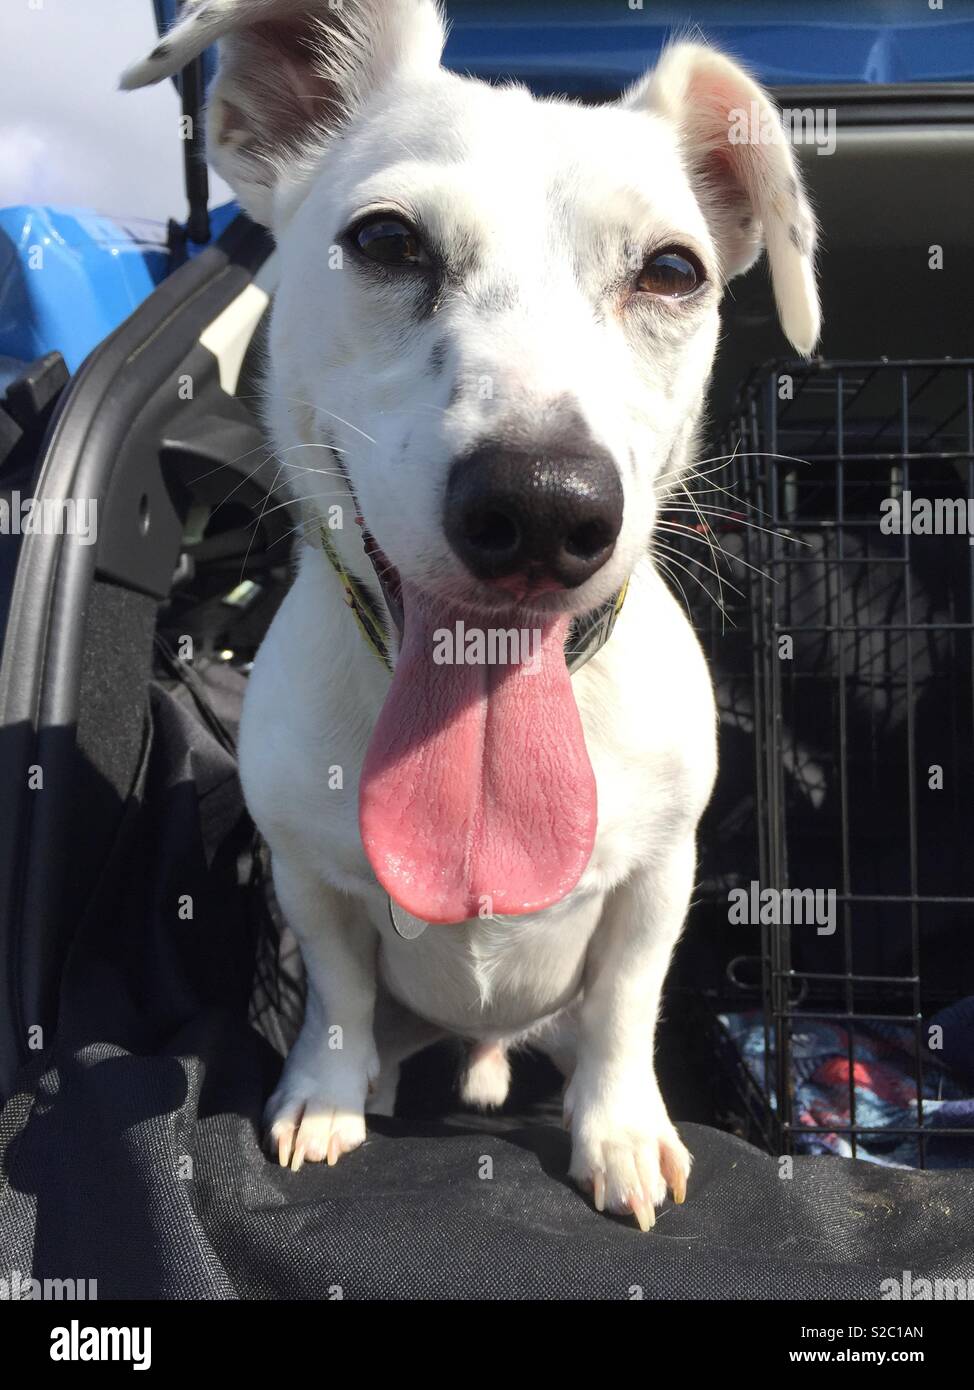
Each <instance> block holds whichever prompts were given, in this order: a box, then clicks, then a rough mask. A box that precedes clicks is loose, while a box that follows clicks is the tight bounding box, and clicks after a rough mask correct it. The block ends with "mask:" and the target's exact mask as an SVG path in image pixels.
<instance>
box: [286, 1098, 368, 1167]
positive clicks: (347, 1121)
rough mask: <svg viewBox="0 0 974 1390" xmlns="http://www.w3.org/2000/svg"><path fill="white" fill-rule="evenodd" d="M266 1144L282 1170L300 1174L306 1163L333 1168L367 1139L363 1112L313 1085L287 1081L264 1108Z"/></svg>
mask: <svg viewBox="0 0 974 1390" xmlns="http://www.w3.org/2000/svg"><path fill="white" fill-rule="evenodd" d="M264 1130H265V1136H266V1138H265V1143H266V1146H267V1149H268V1151H269V1153H270V1155H271V1157H272V1158H276V1159H277V1161H278V1163H279V1164H280V1165H281V1167H282V1168H290V1169H291V1170H292V1172H295V1173H296V1172H297V1171H298V1169H299V1168H300V1167H301V1165H302V1164H303V1163H322V1162H327V1163H328V1164H330V1165H334V1164H336V1163H337V1162H338V1160H339V1159H340V1158H341V1157H342V1155H343V1154H347V1153H351V1151H352V1149H357V1148H358V1146H359V1144H361V1143H362V1142H363V1140H364V1139H365V1116H364V1114H363V1113H362V1112H361V1111H360V1110H356V1109H353V1108H348V1107H346V1106H342V1105H336V1104H335V1102H334V1100H332V1099H330V1098H329V1097H328V1096H327V1095H324V1094H322V1093H321V1092H320V1090H318V1089H316V1088H315V1087H314V1086H313V1085H308V1086H302V1085H300V1084H296V1083H295V1082H294V1081H293V1080H290V1079H287V1080H286V1081H285V1083H284V1084H282V1085H281V1086H279V1087H278V1088H277V1090H276V1091H275V1092H274V1094H273V1095H272V1096H271V1098H270V1100H269V1101H268V1102H267V1105H266V1107H265V1109H264Z"/></svg>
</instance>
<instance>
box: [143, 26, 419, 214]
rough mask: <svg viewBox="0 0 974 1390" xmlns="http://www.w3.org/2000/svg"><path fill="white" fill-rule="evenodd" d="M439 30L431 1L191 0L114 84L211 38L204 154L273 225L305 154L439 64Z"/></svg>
mask: <svg viewBox="0 0 974 1390" xmlns="http://www.w3.org/2000/svg"><path fill="white" fill-rule="evenodd" d="M445 38H446V34H445V28H444V24H443V19H442V16H441V13H440V10H439V6H438V4H436V3H435V0H187V3H186V4H185V5H184V7H183V10H182V12H181V13H180V16H179V18H178V19H177V21H176V23H175V25H174V26H173V28H172V29H171V30H170V31H169V33H168V34H167V35H166V36H165V38H164V39H163V40H162V42H161V43H160V44H159V45H158V47H156V48H155V49H153V51H152V52H151V53H150V54H149V56H148V57H147V58H145V59H144V60H143V61H142V62H141V63H136V64H135V65H134V66H133V67H130V68H129V69H128V70H127V71H126V72H125V73H123V75H122V79H121V83H120V85H121V86H122V87H123V88H124V89H126V90H131V89H132V88H134V87H144V86H147V85H148V84H149V83H153V82H159V81H161V80H162V79H163V78H164V77H169V76H171V75H172V74H173V73H175V72H178V71H179V70H180V68H183V67H185V65H186V64H187V63H189V62H191V61H192V59H193V58H195V57H197V55H198V54H200V53H202V51H203V50H204V48H208V47H209V46H210V44H212V43H215V42H217V41H219V44H220V50H219V51H220V67H219V72H218V75H217V79H216V81H215V83H214V85H213V90H212V92H211V94H210V98H209V103H208V109H207V132H206V133H207V153H208V155H209V158H210V161H211V163H212V164H213V166H214V168H215V169H216V170H217V171H218V172H219V173H220V174H222V175H223V177H224V178H225V179H226V181H227V182H228V183H229V184H230V186H231V188H232V189H233V190H234V192H235V193H236V195H237V197H238V199H239V201H240V203H241V204H242V206H243V207H244V208H246V210H247V211H248V212H249V213H250V215H251V217H253V218H254V219H255V220H256V221H258V222H261V223H263V224H264V225H265V226H272V225H273V223H274V221H275V217H274V194H275V191H276V189H277V187H278V184H279V182H280V180H281V178H282V176H283V175H285V174H286V173H287V172H288V171H289V170H293V169H294V168H295V167H297V166H298V164H299V162H300V159H301V156H302V154H305V153H312V152H313V150H314V148H316V147H317V148H320V146H321V143H322V142H326V141H327V140H328V139H329V138H330V137H331V136H332V135H334V134H335V133H336V132H337V131H338V130H340V129H341V127H342V125H343V124H344V123H345V121H346V120H348V118H349V117H350V116H352V115H353V114H354V112H355V111H356V109H358V108H359V107H360V106H361V105H362V104H363V103H364V102H365V101H366V100H367V99H368V98H369V96H371V94H372V93H373V92H374V91H376V90H377V89H378V88H379V87H381V86H382V85H383V84H384V83H385V82H387V81H388V80H389V79H390V78H392V77H394V76H395V75H396V74H397V73H399V72H401V71H403V70H405V69H412V70H414V71H415V70H419V71H422V70H424V69H425V70H432V69H435V68H436V67H437V66H438V64H439V61H440V56H441V54H442V52H443V44H444V42H445Z"/></svg>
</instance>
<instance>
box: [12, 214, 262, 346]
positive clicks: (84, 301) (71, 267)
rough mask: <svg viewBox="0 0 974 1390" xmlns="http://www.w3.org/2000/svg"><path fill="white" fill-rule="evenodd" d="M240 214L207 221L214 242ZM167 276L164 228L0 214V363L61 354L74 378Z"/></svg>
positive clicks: (90, 217)
mask: <svg viewBox="0 0 974 1390" xmlns="http://www.w3.org/2000/svg"><path fill="white" fill-rule="evenodd" d="M237 212H238V208H237V204H236V203H227V204H225V205H224V206H223V207H220V208H216V209H215V210H214V211H213V212H212V213H211V214H210V217H211V222H212V234H213V236H214V237H215V236H219V234H220V232H222V231H223V229H224V228H225V227H226V226H227V225H228V223H229V222H231V221H232V220H233V218H234V217H235V216H236V215H237ZM200 249H201V248H199V247H192V246H190V247H189V248H188V250H189V253H190V254H195V253H196V252H197V251H198V250H200ZM169 270H170V255H169V248H168V245H167V229H166V227H165V226H164V225H163V224H162V223H159V222H148V221H139V220H137V219H135V220H133V221H131V222H116V221H114V220H113V219H112V218H110V217H102V216H101V215H100V214H98V213H95V212H91V211H89V210H87V209H80V208H75V209H63V208H51V207H27V206H23V207H10V208H2V209H0V357H12V358H16V359H18V360H20V361H23V362H32V361H33V360H34V358H36V357H40V356H41V355H42V354H43V353H46V352H54V351H58V352H60V353H61V354H62V355H63V357H64V360H65V362H67V364H68V369H69V370H70V371H72V372H74V371H77V369H78V367H79V366H80V365H81V363H82V362H83V361H84V359H85V358H86V357H87V355H88V353H89V352H90V351H91V349H92V348H93V347H95V345H96V344H97V343H100V342H101V340H102V339H103V338H104V337H106V336H107V335H108V334H109V333H111V332H112V330H113V329H115V328H117V327H118V325H119V324H120V323H121V322H122V321H123V320H124V319H126V318H128V316H129V314H131V313H132V311H133V309H135V308H137V307H138V305H139V304H141V303H142V301H143V299H145V297H146V296H147V295H148V294H151V293H152V291H153V290H154V289H155V287H156V285H158V284H159V282H160V281H161V280H162V279H163V278H164V277H165V276H166V275H167V274H168V273H169Z"/></svg>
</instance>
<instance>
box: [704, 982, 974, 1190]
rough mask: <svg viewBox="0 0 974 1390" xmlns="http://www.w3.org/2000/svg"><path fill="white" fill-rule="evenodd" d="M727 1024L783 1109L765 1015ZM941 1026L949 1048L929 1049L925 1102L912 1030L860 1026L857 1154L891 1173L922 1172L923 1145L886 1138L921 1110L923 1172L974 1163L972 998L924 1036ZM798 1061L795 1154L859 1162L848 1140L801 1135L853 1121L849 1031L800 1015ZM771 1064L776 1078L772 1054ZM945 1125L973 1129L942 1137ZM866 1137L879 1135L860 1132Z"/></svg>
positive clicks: (794, 1046) (855, 1037)
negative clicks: (919, 1091) (916, 1169)
mask: <svg viewBox="0 0 974 1390" xmlns="http://www.w3.org/2000/svg"><path fill="white" fill-rule="evenodd" d="M720 1022H721V1024H722V1025H723V1027H724V1028H725V1029H726V1031H727V1033H728V1035H729V1036H730V1038H731V1039H732V1041H733V1042H734V1044H735V1046H736V1048H737V1051H738V1052H739V1053H740V1055H741V1057H742V1059H743V1061H744V1065H745V1066H746V1067H747V1069H748V1071H749V1072H750V1074H751V1076H752V1077H753V1079H754V1081H755V1083H756V1084H757V1086H758V1087H759V1088H760V1090H761V1091H762V1092H763V1093H764V1094H765V1095H769V1094H770V1096H771V1103H772V1105H773V1106H774V1105H776V1103H777V1102H776V1098H775V1095H774V1080H773V1077H772V1078H770V1079H767V1078H766V1074H765V1048H764V1018H763V1015H762V1014H761V1013H760V1012H758V1011H748V1012H745V1013H732V1014H722V1015H721V1016H720ZM938 1025H939V1027H941V1028H942V1029H943V1046H942V1047H941V1048H938V1049H937V1050H936V1051H934V1050H931V1049H925V1051H924V1056H923V1068H922V1072H923V1090H922V1094H921V1096H920V1097H919V1098H918V1096H917V1086H916V1064H915V1061H914V1058H915V1047H916V1042H915V1034H914V1030H913V1027H912V1026H911V1025H909V1024H894V1023H868V1022H861V1021H860V1022H857V1024H856V1027H855V1031H854V1032H853V1034H852V1059H853V1081H854V1087H855V1123H856V1129H857V1143H856V1157H858V1158H862V1159H865V1160H866V1161H867V1162H870V1163H880V1164H884V1165H886V1166H887V1167H894V1168H913V1167H917V1166H918V1165H919V1162H920V1151H919V1141H918V1140H917V1138H916V1137H915V1136H913V1135H903V1134H892V1133H890V1134H886V1135H884V1134H883V1133H882V1131H883V1130H892V1129H895V1128H897V1127H899V1128H903V1127H905V1126H910V1127H912V1126H915V1125H917V1123H918V1121H919V1116H920V1110H921V1103H922V1113H923V1128H924V1136H925V1138H924V1162H925V1166H926V1167H928V1168H966V1167H971V1166H974V998H972V999H965V1000H963V1001H961V1003H959V1004H955V1005H952V1006H951V1007H950V1008H947V1009H944V1010H942V1011H941V1012H940V1013H938V1014H935V1015H934V1016H933V1017H932V1018H930V1019H929V1020H927V1021H926V1022H925V1023H924V1025H923V1036H929V1032H928V1030H929V1029H931V1028H933V1027H936V1026H938ZM791 1058H792V1075H793V1078H794V1119H793V1123H794V1139H795V1151H796V1152H797V1153H803V1154H840V1155H842V1156H843V1157H846V1158H850V1157H852V1144H851V1142H850V1139H849V1135H848V1134H842V1133H839V1132H838V1130H837V1132H835V1133H828V1132H826V1133H820V1134H819V1133H816V1134H809V1133H805V1134H803V1133H802V1132H801V1131H802V1127H803V1126H805V1127H807V1126H811V1125H836V1126H837V1127H839V1126H843V1125H849V1123H850V1105H849V1082H850V1077H849V1033H848V1032H847V1030H846V1029H845V1028H841V1027H839V1026H838V1025H837V1024H833V1023H828V1022H824V1021H822V1020H820V1019H802V1018H801V1016H800V1015H797V1016H796V1017H795V1018H794V1020H793V1024H792V1033H791ZM771 1061H772V1071H773V1068H774V1059H773V1057H772V1059H771ZM946 1128H966V1129H970V1131H971V1132H970V1135H945V1134H938V1130H943V1129H946ZM865 1130H875V1131H877V1132H876V1133H862V1131H865ZM860 1134H861V1137H860Z"/></svg>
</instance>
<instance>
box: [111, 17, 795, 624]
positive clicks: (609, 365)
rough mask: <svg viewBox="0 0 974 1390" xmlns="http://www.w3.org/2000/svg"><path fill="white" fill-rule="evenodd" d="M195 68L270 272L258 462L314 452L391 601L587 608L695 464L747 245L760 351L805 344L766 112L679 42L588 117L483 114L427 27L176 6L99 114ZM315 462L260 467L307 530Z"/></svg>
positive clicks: (698, 49)
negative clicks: (765, 304) (209, 77)
mask: <svg viewBox="0 0 974 1390" xmlns="http://www.w3.org/2000/svg"><path fill="white" fill-rule="evenodd" d="M215 40H220V48H221V64H220V74H219V78H218V80H217V82H216V85H215V90H214V92H213V94H212V97H211V100H210V106H209V113H208V146H209V153H210V157H211V159H212V161H213V163H214V165H215V166H216V168H217V169H218V170H219V171H220V172H221V173H222V174H223V175H224V176H225V177H226V179H227V180H228V181H229V183H230V184H231V185H232V187H233V188H234V189H235V191H236V192H237V194H238V197H239V199H240V201H241V203H242V204H243V206H244V207H245V208H246V209H247V210H248V211H249V212H250V213H251V215H252V216H253V217H255V218H256V219H257V220H258V221H260V222H262V223H265V224H266V225H267V226H268V227H270V228H271V229H272V231H273V232H274V234H275V236H276V238H277V240H278V242H279V244H280V246H281V248H282V256H281V283H280V287H279V290H278V295H277V308H276V312H275V326H274V331H273V338H272V364H271V381H270V383H269V385H270V395H271V397H272V404H271V407H270V412H269V414H270V424H271V427H272V429H273V431H274V433H275V436H277V438H276V443H277V444H278V445H279V447H280V448H281V449H282V450H284V449H287V448H289V446H291V445H292V444H294V445H299V444H325V443H328V444H331V445H332V446H333V447H334V450H335V452H336V455H337V456H338V458H339V459H340V460H341V462H342V465H343V467H344V469H345V471H346V473H347V475H348V478H349V480H350V482H351V485H352V487H353V488H354V491H355V494H356V496H357V498H358V501H359V504H360V506H361V509H362V512H363V514H364V516H365V518H366V522H367V525H368V527H369V529H370V531H371V532H372V534H373V535H374V536H375V538H376V540H377V542H378V545H379V546H380V547H381V549H382V551H384V553H385V555H386V556H387V557H388V559H389V560H390V561H391V562H392V564H393V565H395V566H396V568H397V569H398V571H399V573H400V575H401V576H402V577H403V578H404V579H407V580H412V581H414V582H416V583H417V584H420V585H423V586H426V587H427V588H431V589H440V590H442V591H443V592H444V593H448V594H449V595H450V596H452V597H455V598H457V599H458V600H462V601H465V602H467V603H473V604H474V605H478V606H486V607H492V606H497V605H506V604H508V603H510V601H511V597H512V595H513V596H514V597H515V598H517V599H520V600H521V601H522V603H523V602H527V603H537V604H539V605H540V606H541V607H542V608H548V609H559V608H566V609H570V610H572V611H577V610H579V609H584V608H592V607H594V606H596V605H597V604H598V603H600V602H602V601H604V600H605V599H606V598H607V597H608V596H609V595H611V594H612V593H613V592H614V591H615V590H617V589H618V588H619V587H620V585H621V583H622V582H623V580H624V579H625V577H626V575H627V574H628V573H629V572H630V570H631V569H632V568H633V565H634V564H635V562H636V561H637V560H638V559H639V557H640V556H641V555H643V554H644V553H645V550H646V547H647V542H648V539H649V535H650V532H651V529H652V525H653V520H654V513H655V499H656V496H657V493H658V490H659V484H660V479H661V478H663V477H670V476H672V475H673V474H674V473H676V472H678V471H679V470H680V469H681V468H682V467H683V465H684V462H685V461H686V457H687V453H688V450H689V449H690V448H691V446H692V442H693V436H694V432H695V426H696V424H697V420H698V417H699V414H700V410H701V404H702V398H703V392H704V387H705V384H706V381H707V377H708V374H709V371H710V367H711V362H712V358H713V354H714V349H715V345H716V341H717V333H718V315H717V306H718V302H719V300H720V297H721V294H722V292H723V288H724V285H725V284H726V282H727V281H728V280H729V279H731V278H732V277H733V276H735V275H737V274H739V273H740V272H741V271H743V270H745V269H747V267H748V266H750V265H751V264H752V262H753V261H754V260H755V258H756V257H757V256H758V255H759V254H760V251H761V249H762V246H766V247H767V250H768V255H769V261H770V266H771V274H772V278H773V282H774V289H775V295H776V298H777V303H778V308H779V312H780V316H781V322H782V325H783V327H784V330H785V332H786V334H787V335H788V337H789V338H790V339H791V341H792V343H793V344H794V345H795V347H796V348H798V349H799V351H801V352H807V351H809V350H810V349H811V348H812V346H813V344H814V342H815V340H816V337H817V334H818V323H819V318H818V306H817V299H816V293H815V285H814V277H813V270H812V253H813V247H814V223H813V219H812V216H811V213H810V210H809V207H808V204H807V202H806V200H805V198H804V195H803V193H802V189H801V183H800V178H799V174H798V170H797V168H796V164H795V161H794V158H793V156H792V153H791V151H790V149H789V146H788V144H787V142H786V140H785V139H784V138H783V137H780V138H776V139H772V140H770V141H769V140H768V133H769V132H771V133H773V134H774V133H776V132H778V131H779V130H780V127H779V126H778V125H777V120H776V117H775V116H774V112H773V108H772V106H771V105H770V103H769V101H768V99H767V97H766V96H765V95H764V93H763V92H762V91H761V90H760V88H758V87H757V86H756V85H755V84H754V83H753V82H752V81H751V80H750V78H749V77H748V76H747V75H746V74H745V73H744V72H742V71H741V70H740V68H738V67H737V66H736V65H735V64H734V63H732V62H731V61H730V60H729V59H727V58H725V57H724V56H722V55H721V54H719V53H717V52H715V51H713V50H712V49H710V48H708V47H706V46H704V45H701V44H695V43H694V44H690V43H681V44H677V45H675V46H673V47H670V48H669V49H667V50H666V51H665V52H664V54H663V56H662V58H661V60H660V62H659V64H658V65H657V67H656V69H655V70H654V71H652V72H651V73H649V74H648V75H647V76H646V77H645V78H644V79H643V80H642V81H641V82H639V83H638V84H637V85H636V86H635V88H633V89H632V90H631V91H629V92H627V93H626V94H625V95H624V96H623V97H622V98H621V99H620V100H619V101H618V102H616V103H614V104H612V105H609V106H602V107H598V108H584V107H582V106H579V105H576V104H573V103H570V102H566V101H555V100H543V101H539V100H535V99H533V98H532V97H531V96H530V94H529V93H528V92H527V91H526V90H524V89H523V88H521V87H517V86H508V87H501V88H492V87H489V86H487V85H485V84H484V83H481V82H478V81H473V80H471V79H468V78H462V77H459V76H456V75H454V74H452V73H450V72H447V71H446V70H445V69H444V68H442V67H441V66H440V55H441V51H442V48H443V41H444V27H443V22H442V18H441V14H440V11H439V9H438V7H437V6H436V5H435V4H434V3H432V0H305V2H304V3H301V0H196V3H192V4H190V5H188V6H187V9H186V12H185V14H184V16H183V17H182V18H181V20H180V21H179V23H178V24H177V26H176V27H175V28H174V29H173V31H172V32H171V33H170V34H169V35H168V36H167V37H166V39H165V40H164V41H163V42H162V43H161V44H160V45H159V47H158V48H157V49H156V50H155V51H154V53H152V54H151V55H150V56H149V58H148V59H146V60H145V62H143V63H141V64H139V65H138V66H137V67H135V68H133V69H131V70H130V71H129V72H128V73H127V74H126V77H125V78H124V79H123V85H125V86H137V85H140V84H142V83H145V82H150V81H155V80H158V79H159V78H161V77H163V76H165V75H167V74H169V73H172V72H173V71H175V70H177V69H178V68H180V67H181V66H182V65H184V64H185V63H186V62H187V61H188V60H189V59H190V58H191V57H193V56H194V55H195V54H197V53H199V52H200V51H201V49H202V48H203V47H205V46H207V45H208V44H210V43H212V42H214V41H215ZM741 112H745V113H750V114H753V116H755V117H756V118H757V119H755V120H754V122H753V126H754V129H753V139H743V140H742V139H741V138H740V120H739V117H740V113H741ZM321 457H323V456H317V458H316V459H315V460H309V456H308V455H307V454H306V453H302V452H293V453H291V454H290V455H289V454H288V453H282V458H283V460H284V462H285V467H287V468H288V469H289V470H290V471H292V472H293V477H294V479H295V484H296V487H297V488H299V489H300V492H301V494H302V495H303V496H307V495H308V494H313V493H314V492H315V484H316V483H317V484H318V485H319V493H320V497H321V501H322V503H323V508H322V509H323V510H324V509H325V507H326V506H327V504H328V503H329V502H330V501H332V500H333V499H334V494H335V478H334V476H333V470H329V469H327V468H323V469H322V471H320V472H312V471H311V469H310V467H309V464H310V463H311V462H318V461H320V458H321ZM349 558H352V560H353V563H354V557H349ZM359 563H361V557H359Z"/></svg>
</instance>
